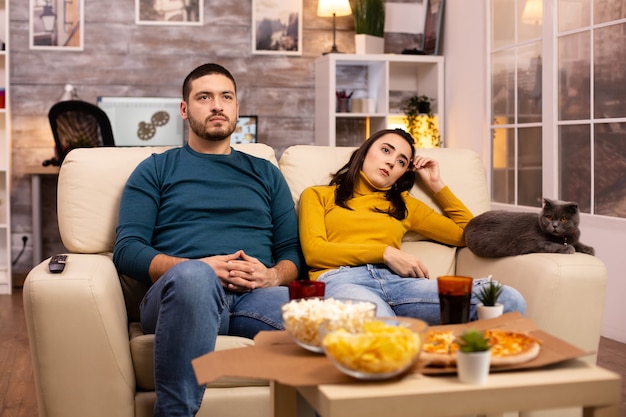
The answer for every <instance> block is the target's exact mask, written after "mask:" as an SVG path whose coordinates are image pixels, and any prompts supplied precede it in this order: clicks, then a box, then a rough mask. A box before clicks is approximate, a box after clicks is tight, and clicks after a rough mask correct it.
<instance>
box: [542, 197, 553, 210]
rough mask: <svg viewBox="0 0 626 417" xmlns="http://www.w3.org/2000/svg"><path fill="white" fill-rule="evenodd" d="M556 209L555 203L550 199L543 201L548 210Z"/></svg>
mask: <svg viewBox="0 0 626 417" xmlns="http://www.w3.org/2000/svg"><path fill="white" fill-rule="evenodd" d="M552 207H554V201H552V200H550V199H549V198H544V199H543V208H544V209H547V208H552Z"/></svg>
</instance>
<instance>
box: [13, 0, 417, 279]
mask: <svg viewBox="0 0 626 417" xmlns="http://www.w3.org/2000/svg"><path fill="white" fill-rule="evenodd" d="M84 1H85V11H84V28H83V36H84V50H83V51H59V50H30V49H29V20H28V13H29V8H28V6H29V2H28V1H24V0H10V59H11V73H10V76H11V85H10V89H11V90H10V93H11V103H10V105H11V114H12V138H13V152H12V158H13V188H12V222H11V223H12V228H13V233H29V232H31V226H30V224H31V214H30V213H31V205H30V180H29V177H28V175H26V174H25V173H24V168H25V167H26V166H28V165H33V164H40V163H41V162H42V161H43V160H45V159H48V158H50V157H52V156H53V146H54V141H53V137H52V133H51V131H50V127H49V124H48V120H47V113H48V110H49V108H50V106H52V104H54V103H55V102H56V101H57V100H58V99H59V98H60V96H61V95H62V93H63V87H64V85H65V84H66V83H70V84H72V85H74V86H75V87H76V89H77V92H78V95H79V97H80V98H81V99H82V100H86V101H90V102H95V101H96V98H97V97H98V96H101V95H109V96H165V97H179V96H180V94H181V93H180V89H181V84H182V81H183V78H184V77H185V75H187V73H188V72H189V71H190V70H191V69H193V68H194V67H196V66H197V65H200V64H202V63H205V62H217V63H220V64H222V65H224V66H225V67H227V68H228V69H229V70H230V71H231V72H232V73H233V75H234V76H235V78H236V80H237V83H238V87H239V93H240V94H239V100H240V102H241V114H257V115H258V116H259V121H260V126H259V141H260V142H263V143H267V144H268V145H270V146H272V147H274V148H275V149H276V152H277V154H278V155H280V154H281V153H282V151H283V150H284V149H285V148H286V147H288V146H290V145H295V144H312V143H313V141H314V113H313V112H314V73H313V68H314V60H315V59H316V58H318V57H319V56H321V55H322V53H323V52H325V51H327V50H329V49H330V47H331V45H332V19H331V18H320V17H317V16H316V9H317V1H316V0H303V9H304V13H303V53H302V56H298V57H293V56H283V55H270V56H268V55H253V54H252V52H251V32H250V30H251V16H252V0H233V1H224V0H204V23H203V25H202V26H147V25H136V24H135V1H134V0H84ZM399 1H404V2H413V1H417V2H421V1H422V0H399ZM390 39H391V43H392V45H388V46H387V48H388V49H390V50H394V48H395V49H397V48H398V46H397V45H395V46H394V45H393V42H394V41H393V37H391V38H390ZM388 43H389V42H388ZM337 45H338V47H339V49H340V50H341V51H342V52H354V24H353V20H352V16H346V17H338V18H337ZM43 187H44V196H43V198H44V216H43V222H44V251H43V254H44V256H49V255H51V254H53V253H55V252H58V251H60V250H62V246H60V243H59V240H58V231H57V229H56V221H55V219H56V215H55V198H54V188H55V183H54V181H46V182H44V184H43ZM19 249H20V248H13V252H14V254H15V253H17V252H18V251H19ZM30 259H31V255H30V253H29V251H28V249H27V252H26V253H25V254H24V255H23V256H22V258H21V259H20V261H19V263H18V264H17V265H16V266H15V268H14V269H15V270H17V271H20V270H22V271H24V270H25V271H28V270H29V269H30V268H31V267H32V265H31V260H30Z"/></svg>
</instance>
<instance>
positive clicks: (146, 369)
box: [129, 323, 269, 391]
mask: <svg viewBox="0 0 626 417" xmlns="http://www.w3.org/2000/svg"><path fill="white" fill-rule="evenodd" d="M129 336H130V354H131V356H132V358H133V368H134V371H135V380H136V383H137V388H138V389H139V390H142V391H154V366H153V362H154V335H153V334H145V333H144V332H143V331H142V330H141V326H140V325H139V323H130V326H129ZM252 345H254V342H253V341H252V340H250V339H246V338H244V337H239V336H218V337H217V340H216V343H215V350H224V349H236V348H242V347H246V346H252ZM265 385H269V382H268V381H265V380H259V379H253V378H231V377H223V378H220V379H218V380H217V381H214V382H212V383H210V384H207V387H249V386H265Z"/></svg>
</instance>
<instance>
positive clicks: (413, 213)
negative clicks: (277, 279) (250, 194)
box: [298, 172, 473, 280]
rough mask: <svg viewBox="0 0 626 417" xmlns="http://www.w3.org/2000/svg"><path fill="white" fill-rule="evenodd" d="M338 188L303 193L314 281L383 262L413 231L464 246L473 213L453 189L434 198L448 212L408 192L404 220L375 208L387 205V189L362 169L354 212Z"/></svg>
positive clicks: (304, 232)
mask: <svg viewBox="0 0 626 417" xmlns="http://www.w3.org/2000/svg"><path fill="white" fill-rule="evenodd" d="M335 188H336V187H335V186H314V187H309V188H307V189H305V190H304V191H303V192H302V195H301V196H300V208H299V214H298V217H299V220H298V225H299V226H298V227H299V232H300V244H301V245H302V251H303V252H304V257H305V259H306V263H307V265H308V266H309V268H310V272H309V277H310V279H312V280H315V279H317V277H318V276H320V275H321V274H323V273H324V272H326V271H328V270H331V269H336V268H339V267H341V266H360V265H365V264H382V263H384V260H383V252H384V251H385V248H386V247H387V246H391V247H394V248H398V249H399V248H400V243H401V241H402V237H403V236H404V235H405V233H406V232H408V231H413V232H417V233H419V234H421V235H423V236H425V237H427V238H429V239H433V240H436V241H438V242H441V243H444V244H447V245H452V246H464V245H465V240H464V238H463V229H465V226H466V225H467V223H468V222H469V221H470V220H471V219H472V217H473V216H472V213H471V212H470V211H469V210H468V209H467V207H465V205H464V204H463V203H462V202H461V201H460V200H459V199H458V198H456V196H455V195H454V194H453V193H452V191H450V189H449V188H448V187H444V188H443V189H442V190H441V191H439V192H438V193H437V194H435V196H434V197H435V199H436V200H437V202H438V203H439V205H440V206H441V208H442V209H443V210H444V212H445V213H446V214H447V216H444V215H441V214H439V213H437V212H435V211H434V210H433V209H432V208H430V207H429V206H427V205H426V204H424V203H422V202H421V201H419V200H417V199H415V198H413V197H411V196H410V195H409V193H408V192H406V193H404V200H405V201H406V206H407V210H408V215H407V217H406V218H405V219H404V220H402V221H400V220H397V219H395V218H393V217H391V216H390V215H388V214H386V213H379V212H377V211H374V210H373V208H378V209H380V210H382V211H386V210H387V209H388V207H389V205H390V203H389V201H387V199H386V198H385V191H386V189H378V188H376V187H375V186H374V185H373V184H372V183H370V182H369V180H368V179H367V177H365V175H364V174H363V173H362V172H361V178H360V181H359V183H358V184H357V185H356V187H355V191H354V196H353V198H352V199H350V200H349V201H348V207H350V208H351V209H352V210H348V209H345V208H343V207H339V206H337V205H336V204H335Z"/></svg>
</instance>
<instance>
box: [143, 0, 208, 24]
mask: <svg viewBox="0 0 626 417" xmlns="http://www.w3.org/2000/svg"><path fill="white" fill-rule="evenodd" d="M203 11H204V0H181V1H178V2H174V1H146V0H135V24H137V25H170V26H172V25H176V26H181V25H184V26H200V25H202V23H203V22H202V20H203V16H202V15H203Z"/></svg>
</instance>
